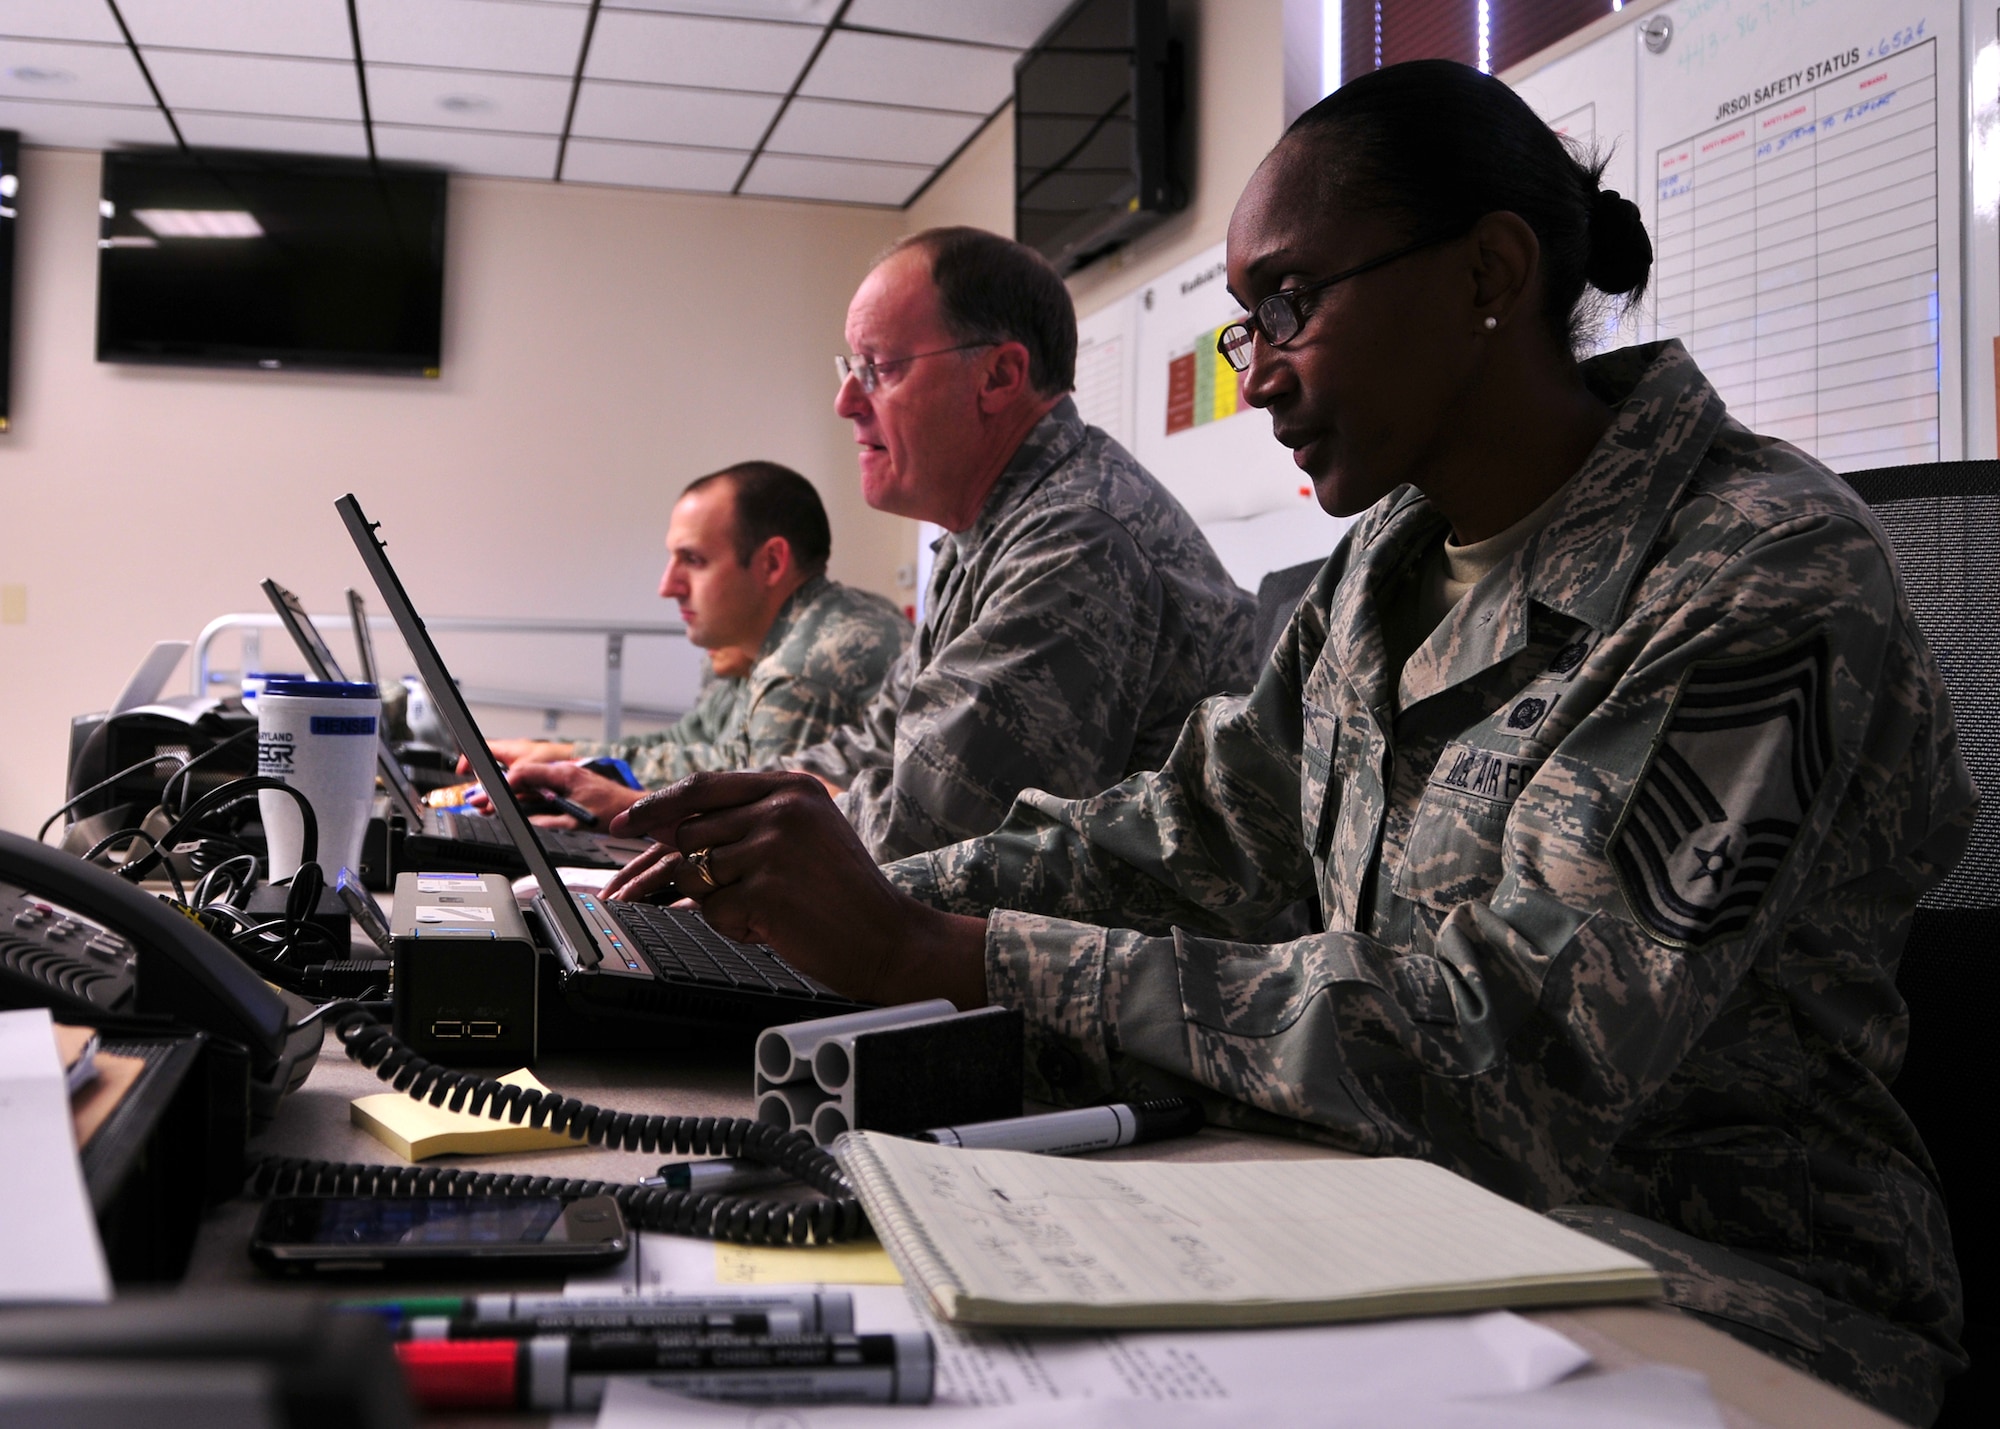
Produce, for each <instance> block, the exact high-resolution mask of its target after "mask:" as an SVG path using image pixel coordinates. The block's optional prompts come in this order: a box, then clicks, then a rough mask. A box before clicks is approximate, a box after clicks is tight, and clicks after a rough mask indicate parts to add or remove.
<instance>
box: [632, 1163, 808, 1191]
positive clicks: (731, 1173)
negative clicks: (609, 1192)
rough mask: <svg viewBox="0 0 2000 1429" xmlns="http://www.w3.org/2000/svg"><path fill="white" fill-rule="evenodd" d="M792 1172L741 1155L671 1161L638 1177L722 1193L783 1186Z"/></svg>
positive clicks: (654, 1183)
mask: <svg viewBox="0 0 2000 1429" xmlns="http://www.w3.org/2000/svg"><path fill="white" fill-rule="evenodd" d="M792 1179H793V1178H792V1175H791V1173H790V1172H788V1171H786V1170H784V1169H783V1168H782V1167H778V1166H767V1165H765V1164H764V1163H763V1162H761V1161H747V1160H744V1159H743V1158H741V1157H728V1156H721V1157H717V1158H716V1159H715V1160H713V1161H669V1162H668V1163H667V1164H666V1165H664V1166H662V1167H660V1169H659V1170H658V1171H656V1172H654V1173H653V1174H652V1175H651V1176H642V1177H640V1178H639V1184H640V1185H641V1186H663V1187H665V1188H666V1189H667V1190H669V1191H698V1192H701V1193H703V1194H707V1195H719V1194H721V1193H722V1192H724V1191H754V1190H758V1189H760V1188H761V1187H764V1186H782V1185H784V1184H785V1183H786V1182H787V1181H790V1180H792Z"/></svg>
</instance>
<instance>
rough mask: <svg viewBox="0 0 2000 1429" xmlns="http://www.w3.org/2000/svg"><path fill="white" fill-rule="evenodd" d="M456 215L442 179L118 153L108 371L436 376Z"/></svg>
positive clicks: (104, 240)
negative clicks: (131, 365)
mask: <svg viewBox="0 0 2000 1429" xmlns="http://www.w3.org/2000/svg"><path fill="white" fill-rule="evenodd" d="M444 212H445V176H444V174H443V173H441V172H439V171H437V170H432V169H417V168H405V167H401V166H397V165H392V164H370V163H366V162H360V161H352V160H344V159H315V158H309V157H305V156H300V155H293V154H250V153H238V152H233V151H222V150H200V149H195V150H187V151H181V150H117V151H113V152H111V153H107V154H106V155H105V156H104V187H103V197H102V199H101V201H100V203H99V205H98V213H99V223H98V241H97V248H98V254H97V258H98V264H97V359H98V361H100V362H137V363H174V364H184V365H191V366H203V367H260V368H294V367H297V368H310V369H318V370H323V371H325V370H331V371H346V372H384V373H400V374H408V375H413V376H423V377H435V376H437V374H438V360H439V354H438V347H439V330H440V327H441V317H442V310H443V300H444Z"/></svg>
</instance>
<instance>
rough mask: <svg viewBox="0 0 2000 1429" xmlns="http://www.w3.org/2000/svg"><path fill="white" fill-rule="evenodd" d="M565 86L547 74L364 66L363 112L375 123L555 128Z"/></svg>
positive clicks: (565, 107)
mask: <svg viewBox="0 0 2000 1429" xmlns="http://www.w3.org/2000/svg"><path fill="white" fill-rule="evenodd" d="M569 90H570V82H569V81H568V80H566V79H557V78H555V77H554V76H552V75H527V74H474V73H469V72H467V71H465V70H450V69H405V68H403V67H402V66H400V65H374V64H371V65H369V66H368V112H369V114H371V115H372V116H374V118H375V120H376V122H377V123H388V124H424V125H433V126H442V127H445V128H451V129H507V130H512V131H514V132H516V133H521V134H560V133H562V126H563V116H564V115H565V114H567V113H568V112H569ZM553 171H554V170H553V165H551V172H553ZM481 172H484V171H483V170H482V171H481Z"/></svg>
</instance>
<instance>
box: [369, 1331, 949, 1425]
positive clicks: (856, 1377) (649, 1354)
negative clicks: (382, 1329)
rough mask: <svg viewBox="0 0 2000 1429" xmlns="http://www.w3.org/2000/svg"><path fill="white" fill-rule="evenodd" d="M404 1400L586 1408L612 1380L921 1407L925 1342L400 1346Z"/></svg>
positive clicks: (457, 1405)
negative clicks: (406, 1397) (406, 1387)
mask: <svg viewBox="0 0 2000 1429" xmlns="http://www.w3.org/2000/svg"><path fill="white" fill-rule="evenodd" d="M396 1358H397V1359H398V1360H400V1361H401V1362H402V1365H403V1373H404V1375H405V1376H406V1378H407V1379H408V1381H409V1386H410V1394H411V1397H412V1398H414V1399H415V1400H416V1402H417V1403H418V1404H419V1405H421V1406H422V1407H424V1408H426V1409H540V1410H557V1409H595V1408H596V1407H597V1406H598V1404H599V1403H600V1402H601V1401H602V1400H603V1398H604V1384H605V1381H606V1380H607V1379H610V1378H612V1377H614V1376H625V1377H631V1378H635V1379H644V1380H646V1381H647V1382H648V1383H650V1384H657V1385H660V1386H662V1387H664V1388H668V1389H674V1390H677V1391H679V1392H680V1393H682V1394H688V1395H693V1396H696V1397H698V1398H703V1399H738V1400H755V1401H764V1402H791V1403H797V1404H928V1403H930V1400H931V1393H932V1388H933V1380H934V1375H935V1370H936V1354H935V1352H934V1350H933V1348H932V1345H931V1337H930V1336H929V1335H927V1334H924V1333H922V1332H921V1331H918V1332H911V1333H902V1334H893V1335H764V1336H742V1335H687V1334H675V1333H672V1332H648V1331H644V1330H600V1331H593V1332H591V1333H588V1334H579V1335H537V1336H535V1337H534V1338H533V1339H527V1340H405V1341H403V1342H401V1343H399V1344H398V1345H397V1346H396Z"/></svg>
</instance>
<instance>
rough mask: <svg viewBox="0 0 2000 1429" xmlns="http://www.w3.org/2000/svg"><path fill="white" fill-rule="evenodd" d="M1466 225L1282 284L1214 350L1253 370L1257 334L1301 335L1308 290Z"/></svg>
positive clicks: (1272, 340)
mask: <svg viewBox="0 0 2000 1429" xmlns="http://www.w3.org/2000/svg"><path fill="white" fill-rule="evenodd" d="M1464 231H1465V230H1464V229H1454V230H1453V231H1451V232H1450V233H1433V234H1432V235H1431V236H1430V237H1428V238H1419V239H1418V240H1417V241H1416V242H1415V243H1406V244H1404V245H1403V246H1402V247H1401V248H1398V249H1396V250H1395V251H1394V252H1391V253H1384V254H1383V255H1382V256H1381V257H1380V258H1370V259H1369V260H1368V261H1367V262H1366V263H1362V264H1359V265H1358V266H1356V267H1353V268H1349V269H1347V270H1346V271H1345V272H1341V273H1335V274H1334V275H1333V276H1332V277H1331V278H1321V279H1320V280H1319V281H1318V282H1316V283H1301V284H1300V285H1299V286H1298V287H1296V288H1282V289H1280V290H1279V291H1277V292H1275V293H1273V294H1271V296H1270V297H1268V298H1266V299H1264V301H1263V302H1261V303H1259V304H1257V307H1256V309H1255V312H1254V313H1253V315H1252V316H1250V317H1247V318H1245V319H1243V320H1242V321H1241V322H1233V323H1231V324H1230V325H1229V326H1228V327H1226V328H1224V329H1223V330H1222V331H1221V332H1220V333H1218V334H1217V335H1216V339H1215V350H1216V351H1217V352H1219V353H1221V354H1222V355H1223V356H1224V357H1225V358H1227V359H1228V360H1229V365H1230V366H1231V367H1233V368H1235V369H1236V370H1237V371H1238V372H1248V371H1249V370H1250V350H1251V347H1252V346H1253V345H1254V344H1255V342H1256V340H1257V334H1258V333H1262V334H1263V335H1264V341H1266V342H1268V343H1269V344H1270V345H1271V346H1273V347H1283V346H1284V345H1285V344H1286V343H1288V342H1290V341H1291V340H1292V339H1293V338H1295V337H1297V336H1298V335H1299V330H1300V329H1301V328H1303V327H1304V326H1305V325H1306V319H1307V318H1309V317H1311V316H1312V314H1311V313H1310V312H1308V311H1306V310H1305V309H1304V308H1302V307H1301V306H1300V305H1299V299H1300V298H1303V297H1304V296H1305V295H1306V294H1307V293H1317V292H1319V291H1320V290H1321V289H1323V288H1331V287H1332V286H1333V285H1334V284H1335V283H1345V282H1346V281H1347V280H1348V279H1349V278H1358V277H1360V276H1361V275H1362V274H1363V273H1366V272H1368V271H1369V270H1370V269H1372V268H1380V267H1381V266H1382V265H1383V264H1385V263H1393V262H1395V261H1396V260H1397V259H1398V258H1407V257H1409V256H1410V255H1411V254H1412V253H1415V252H1418V251H1419V250H1421V249H1425V248H1429V247H1432V246H1433V245H1435V244H1439V243H1448V242H1450V241H1451V240H1452V239H1454V238H1457V237H1458V236H1459V235H1460V234H1461V233H1463V232H1464Z"/></svg>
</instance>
